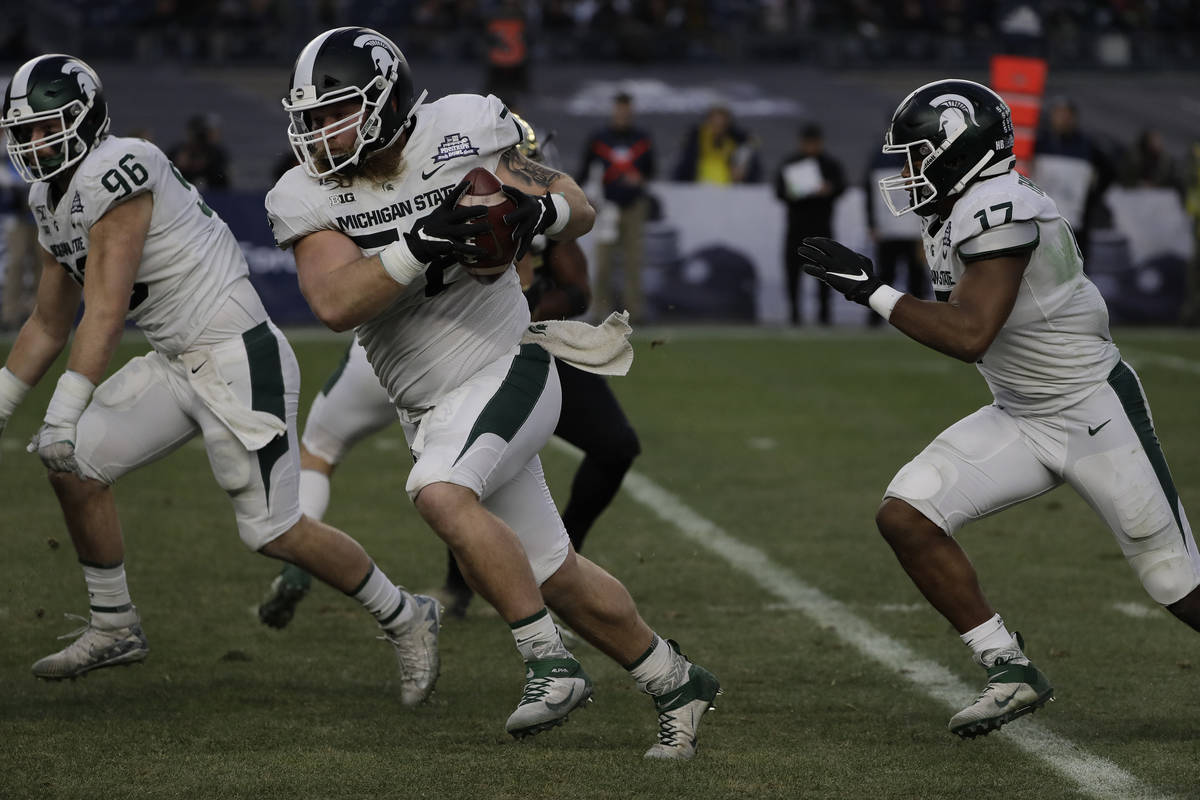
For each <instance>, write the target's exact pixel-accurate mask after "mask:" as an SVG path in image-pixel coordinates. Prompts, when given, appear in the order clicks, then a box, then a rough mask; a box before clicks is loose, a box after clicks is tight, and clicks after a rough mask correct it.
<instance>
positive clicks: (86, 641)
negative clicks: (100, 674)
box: [33, 609, 150, 681]
mask: <svg viewBox="0 0 1200 800" xmlns="http://www.w3.org/2000/svg"><path fill="white" fill-rule="evenodd" d="M134 611H135V613H136V609H134ZM63 616H65V617H68V618H74V619H77V620H79V621H81V622H83V623H84V625H83V627H82V628H79V629H78V630H74V631H71V632H70V633H67V634H63V635H62V636H60V637H58V638H60V639H70V638H72V637H78V638H76V639H75V641H73V642H71V643H70V644H69V645H67V646H66V647H64V648H63V649H62V650H59V651H58V652H57V653H54V654H53V655H49V656H46V657H45V658H42V659H39V660H38V661H37V662H36V663H34V665H33V674H34V675H35V676H37V677H39V678H43V679H45V680H48V681H59V680H63V679H64V678H70V679H72V680H74V679H75V678H78V677H79V676H80V675H83V674H85V673H87V672H90V671H91V670H94V669H102V668H104V667H117V666H121V665H123V664H133V663H136V662H138V661H145V660H146V656H147V655H148V654H149V653H150V646H149V645H148V644H147V643H146V634H144V633H142V622H141V619H138V620H136V621H135V622H134V623H133V624H131V625H127V626H125V627H123V628H113V629H106V628H97V627H96V626H95V625H94V624H92V622H91V620H88V619H84V618H83V617H81V616H79V615H77V614H64V615H63Z"/></svg>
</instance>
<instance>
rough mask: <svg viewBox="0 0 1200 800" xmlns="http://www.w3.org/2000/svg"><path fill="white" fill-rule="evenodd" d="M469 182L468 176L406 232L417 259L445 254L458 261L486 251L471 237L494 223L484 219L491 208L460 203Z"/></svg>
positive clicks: (434, 258)
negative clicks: (472, 242)
mask: <svg viewBox="0 0 1200 800" xmlns="http://www.w3.org/2000/svg"><path fill="white" fill-rule="evenodd" d="M467 185H468V184H467V181H466V180H465V179H464V180H463V181H462V182H460V183H459V184H458V185H457V186H455V187H454V188H453V189H452V190H451V191H450V193H449V194H447V195H446V196H445V197H444V198H443V199H442V202H441V203H439V204H438V205H437V206H435V207H434V209H433V210H432V211H430V212H429V213H428V214H426V215H425V216H423V217H421V218H420V219H418V220H417V221H416V223H415V224H414V225H413V226H412V230H411V231H409V232H408V233H406V234H404V241H405V243H406V244H407V245H408V249H409V252H411V253H412V254H413V257H414V258H415V259H417V260H418V261H420V262H422V263H424V264H430V263H433V262H434V261H437V260H438V259H440V258H445V257H450V258H453V259H455V260H456V261H457V260H461V259H462V258H464V257H472V256H476V257H477V256H481V255H483V254H484V250H483V248H482V247H477V246H475V245H474V244H471V243H470V241H469V240H470V239H471V237H473V236H477V235H479V234H481V233H487V232H488V231H489V230H490V229H491V225H490V224H489V223H488V221H487V220H486V219H484V217H485V216H486V214H487V209H486V208H484V207H483V206H459V205H458V200H459V198H460V197H462V196H463V194H464V193H465V192H466V191H467Z"/></svg>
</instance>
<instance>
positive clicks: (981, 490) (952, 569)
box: [801, 80, 1200, 738]
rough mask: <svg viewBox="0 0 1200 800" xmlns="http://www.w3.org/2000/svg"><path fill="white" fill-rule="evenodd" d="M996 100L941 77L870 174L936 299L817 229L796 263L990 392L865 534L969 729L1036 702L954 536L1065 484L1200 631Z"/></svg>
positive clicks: (1145, 464) (1010, 639) (1181, 545)
mask: <svg viewBox="0 0 1200 800" xmlns="http://www.w3.org/2000/svg"><path fill="white" fill-rule="evenodd" d="M1012 148H1013V129H1012V120H1011V117H1010V114H1009V109H1008V106H1007V105H1005V103H1004V101H1003V100H1002V99H1001V98H1000V97H999V96H998V95H997V94H996V93H995V92H993V91H992V90H990V89H988V88H987V87H986V86H982V85H980V84H977V83H972V82H970V81H964V80H942V81H936V82H934V83H930V84H927V85H925V86H922V87H921V88H919V89H917V90H916V91H914V92H913V93H912V94H910V95H909V96H908V97H906V98H905V99H904V101H903V102H901V103H900V106H899V107H898V108H897V109H896V112H895V114H894V115H893V116H892V121H891V124H890V126H889V128H888V131H887V135H886V138H885V141H884V146H883V150H884V152H888V153H901V154H903V155H904V156H905V157H906V166H905V167H904V169H903V170H902V172H901V174H899V175H896V176H893V177H890V178H885V179H883V180H882V181H880V190H881V191H882V192H883V193H884V197H885V199H886V200H887V202H888V205H889V207H891V209H892V213H894V214H896V215H900V214H903V213H906V212H909V211H912V212H915V213H917V214H919V215H921V216H922V217H925V223H924V245H925V252H926V256H927V258H928V262H929V269H930V277H931V279H932V282H933V287H934V289H935V292H936V296H937V300H936V301H931V302H930V301H922V300H919V299H917V298H915V297H912V296H910V295H905V294H901V293H900V292H898V291H896V290H895V289H893V288H892V287H890V286H887V285H884V284H883V283H882V282H881V281H880V280H879V279H878V278H877V277H875V275H874V274H873V271H872V265H871V262H870V260H869V259H867V258H865V257H863V256H861V255H859V254H857V253H855V252H853V251H851V250H848V249H847V248H845V247H843V246H842V245H840V244H838V243H836V242H834V241H831V240H829V239H824V238H809V239H806V240H805V241H804V243H803V244H802V245H801V252H802V255H803V256H804V257H805V258H806V259H807V261H808V264H807V265H806V266H805V270H806V271H808V272H809V273H810V274H812V275H815V276H816V277H818V278H820V279H822V280H824V281H825V282H826V283H828V284H829V285H830V286H832V287H833V288H834V289H836V290H838V291H839V292H841V293H842V294H844V295H845V296H846V297H847V298H848V299H850V300H854V301H855V302H858V303H862V304H863V305H867V306H870V307H871V308H872V309H874V310H875V311H876V312H877V313H879V314H880V316H882V317H883V318H884V319H886V320H888V321H889V322H890V323H891V324H892V325H894V326H895V327H896V328H898V329H899V330H900V331H902V332H903V333H905V334H906V335H908V336H909V337H911V338H913V339H916V340H917V341H918V342H921V343H922V344H925V345H927V346H929V347H931V348H933V349H935V350H938V351H939V352H942V353H945V354H946V355H949V356H953V357H954V358H958V359H961V360H963V361H966V362H975V363H976V364H977V366H978V368H979V371H980V372H981V373H982V374H983V377H984V379H985V380H986V381H987V383H988V386H989V387H990V388H991V390H992V394H993V396H994V398H995V402H994V403H993V404H991V405H988V406H985V407H984V408H981V409H979V410H978V411H976V412H975V413H974V414H971V415H970V416H968V417H966V418H965V419H962V420H960V421H959V422H957V423H955V424H954V425H952V426H950V427H949V428H947V429H946V430H945V431H943V432H942V433H941V434H940V435H939V436H938V437H937V438H936V439H934V441H933V442H932V443H931V444H930V445H929V446H928V447H926V448H925V449H924V450H923V451H922V452H921V453H920V454H918V455H917V457H916V458H915V459H913V460H912V461H911V462H909V463H908V464H907V465H905V466H904V467H903V468H902V469H901V470H900V471H899V472H898V473H897V474H896V477H895V478H893V479H892V482H891V484H890V485H889V486H888V488H887V491H886V493H885V496H884V500H883V503H882V505H881V506H880V508H879V511H878V513H877V514H876V518H875V519H876V523H877V524H878V526H879V530H880V532H881V533H882V534H883V537H884V538H885V539H886V540H887V542H888V544H890V545H891V547H892V549H893V550H894V551H895V554H896V557H897V558H898V559H899V561H900V564H901V566H903V567H904V570H905V571H906V572H907V573H908V575H909V577H910V578H912V580H913V582H914V583H916V585H917V588H919V589H920V590H921V593H922V594H924V595H925V597H926V599H927V600H928V601H929V602H930V603H931V604H932V605H933V607H934V608H936V609H937V610H938V611H939V612H941V614H942V615H943V616H944V617H946V619H947V620H949V622H950V623H951V624H952V625H953V626H954V627H955V629H957V630H958V632H959V633H960V634H961V636H962V640H963V642H964V643H966V644H967V646H969V647H970V648H971V650H972V651H973V653H974V658H975V661H976V662H978V663H979V664H980V666H982V667H984V668H985V669H986V670H987V684H986V686H985V687H984V689H983V691H982V693H980V695H979V697H978V698H976V699H975V700H974V701H973V702H972V703H971V704H969V705H968V706H967V707H966V708H964V709H963V710H961V711H960V712H958V713H957V714H955V715H954V716H953V718H951V720H950V724H949V727H950V730H951V731H952V732H953V733H956V734H958V735H959V736H963V737H968V738H970V737H974V736H977V735H980V734H987V733H989V732H990V731H993V730H996V729H998V728H999V727H1000V726H1002V725H1004V724H1005V723H1007V722H1010V721H1011V720H1013V719H1016V718H1017V717H1020V716H1022V715H1024V714H1027V713H1030V712H1032V711H1034V710H1036V709H1038V708H1040V707H1041V706H1042V705H1044V704H1045V703H1046V701H1047V700H1050V699H1051V698H1052V697H1053V693H1054V690H1053V688H1052V687H1051V685H1050V682H1049V680H1047V678H1046V676H1045V675H1043V674H1042V672H1041V671H1040V670H1039V669H1038V668H1037V667H1035V666H1034V665H1033V664H1032V663H1030V661H1029V659H1028V658H1027V657H1026V655H1025V653H1024V649H1023V648H1024V644H1023V642H1022V639H1021V637H1020V635H1019V634H1017V635H1014V634H1012V633H1010V632H1009V630H1008V628H1007V627H1006V625H1005V623H1004V621H1003V620H1002V619H1001V617H1000V615H999V614H997V613H996V612H995V610H994V609H993V608H992V607H991V606H990V605H989V604H988V601H987V600H986V599H985V597H984V595H983V592H982V590H981V589H980V586H979V581H978V578H977V576H976V573H975V570H974V568H973V567H972V565H971V562H970V561H969V560H968V558H967V556H966V554H965V553H964V552H963V550H962V548H961V547H960V546H959V545H958V543H957V542H956V541H955V539H954V538H953V537H954V534H955V533H956V532H957V531H958V529H959V528H961V527H962V526H963V525H964V524H966V523H968V522H970V521H972V520H975V519H979V518H980V517H983V516H986V515H988V514H991V513H994V512H996V511H1000V510H1002V509H1004V508H1007V507H1008V506H1011V505H1013V504H1015V503H1019V502H1022V501H1024V500H1028V499H1029V498H1031V497H1036V496H1037V495H1040V494H1042V493H1044V492H1048V491H1050V490H1051V489H1053V488H1055V487H1056V486H1059V485H1060V484H1063V483H1066V484H1069V485H1070V486H1071V487H1072V488H1073V489H1075V491H1077V492H1078V493H1079V494H1080V496H1082V497H1083V498H1084V500H1086V501H1087V503H1088V504H1089V505H1090V506H1091V507H1092V508H1093V509H1095V510H1096V512H1097V513H1098V514H1099V515H1100V517H1101V518H1102V519H1103V520H1104V522H1105V523H1106V524H1107V525H1108V526H1109V528H1111V529H1112V532H1113V534H1114V535H1115V536H1116V539H1117V542H1118V543H1119V544H1120V546H1121V550H1122V551H1123V552H1124V554H1125V557H1126V559H1127V560H1128V561H1129V564H1130V566H1131V567H1133V570H1134V572H1135V573H1136V574H1137V576H1138V578H1139V579H1140V580H1141V582H1142V585H1143V586H1144V587H1145V589H1146V591H1147V592H1148V593H1149V595H1150V596H1151V597H1152V598H1153V599H1154V600H1155V601H1156V602H1158V603H1161V604H1162V605H1164V606H1166V607H1167V609H1168V610H1170V611H1171V613H1173V614H1174V615H1175V616H1177V617H1178V618H1179V619H1181V620H1183V621H1184V622H1185V623H1187V624H1188V625H1190V626H1192V627H1193V628H1196V629H1197V630H1200V589H1198V588H1197V586H1198V585H1200V555H1198V554H1197V551H1196V542H1195V540H1194V539H1193V537H1192V531H1191V528H1190V527H1189V526H1188V521H1187V516H1186V515H1185V514H1184V510H1183V504H1182V503H1181V502H1180V500H1179V496H1178V494H1177V492H1176V490H1175V486H1174V484H1173V483H1172V480H1171V473H1170V470H1168V468H1167V462H1166V459H1165V458H1164V456H1163V451H1162V449H1161V447H1160V446H1159V442H1158V439H1157V437H1156V435H1155V432H1154V427H1153V424H1152V421H1151V416H1150V408H1149V405H1148V403H1147V401H1146V396H1145V394H1144V392H1143V391H1142V386H1141V383H1140V381H1139V380H1138V377H1137V375H1136V374H1135V373H1134V371H1133V370H1132V369H1131V368H1130V367H1129V365H1128V364H1126V363H1125V362H1123V361H1122V360H1121V354H1120V352H1119V351H1118V350H1117V347H1116V345H1115V344H1114V343H1113V341H1112V337H1111V335H1110V333H1109V327H1108V309H1107V307H1106V306H1105V304H1104V300H1103V299H1102V297H1101V296H1100V293H1099V291H1098V290H1097V289H1096V287H1095V285H1093V284H1092V282H1091V281H1089V280H1088V278H1087V277H1086V276H1085V275H1084V272H1083V259H1082V255H1081V254H1080V252H1079V248H1078V246H1077V245H1076V242H1075V237H1074V234H1073V233H1072V231H1071V228H1070V226H1069V225H1068V224H1067V222H1066V220H1064V219H1063V218H1062V216H1061V215H1060V214H1059V212H1058V208H1057V207H1056V206H1055V204H1054V201H1053V200H1051V199H1050V198H1049V197H1047V196H1046V194H1045V193H1044V192H1043V191H1042V190H1041V189H1039V188H1038V187H1037V186H1035V185H1034V184H1033V183H1031V182H1030V181H1029V180H1027V179H1026V178H1025V177H1024V176H1022V175H1020V174H1018V173H1017V172H1015V171H1014V170H1013V164H1014V158H1013V149H1012Z"/></svg>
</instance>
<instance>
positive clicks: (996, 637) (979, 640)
mask: <svg viewBox="0 0 1200 800" xmlns="http://www.w3.org/2000/svg"><path fill="white" fill-rule="evenodd" d="M961 638H962V640H963V644H965V645H966V646H967V647H969V648H971V651H972V652H973V653H974V654H975V655H976V656H980V657H982V656H983V654H984V653H985V652H987V651H988V650H999V649H1002V648H1006V647H1016V646H1017V642H1016V639H1015V638H1014V637H1013V635H1012V634H1011V633H1009V632H1008V628H1007V627H1005V625H1004V620H1002V619H1001V618H1000V615H999V614H993V615H992V618H991V619H989V620H988V621H987V622H984V623H983V624H981V625H976V626H975V627H974V628H972V629H971V630H969V631H967V632H966V633H964V634H962V637H961Z"/></svg>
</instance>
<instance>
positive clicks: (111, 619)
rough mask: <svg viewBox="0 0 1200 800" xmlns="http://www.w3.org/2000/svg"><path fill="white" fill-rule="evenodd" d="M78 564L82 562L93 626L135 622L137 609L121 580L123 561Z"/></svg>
mask: <svg viewBox="0 0 1200 800" xmlns="http://www.w3.org/2000/svg"><path fill="white" fill-rule="evenodd" d="M80 564H81V565H82V566H83V579H84V581H86V582H87V590H88V603H89V605H90V606H91V610H92V622H93V623H94V624H95V625H96V627H98V628H108V629H112V628H124V627H125V626H127V625H132V624H133V623H134V622H137V618H138V617H137V612H136V611H135V610H134V609H133V601H132V600H130V599H129V586H128V585H127V584H126V583H125V562H121V563H119V564H117V565H115V566H108V567H100V566H96V565H95V564H87V563H84V562H80Z"/></svg>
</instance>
